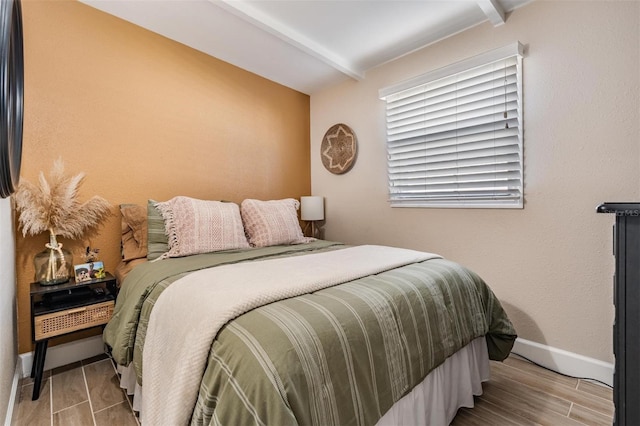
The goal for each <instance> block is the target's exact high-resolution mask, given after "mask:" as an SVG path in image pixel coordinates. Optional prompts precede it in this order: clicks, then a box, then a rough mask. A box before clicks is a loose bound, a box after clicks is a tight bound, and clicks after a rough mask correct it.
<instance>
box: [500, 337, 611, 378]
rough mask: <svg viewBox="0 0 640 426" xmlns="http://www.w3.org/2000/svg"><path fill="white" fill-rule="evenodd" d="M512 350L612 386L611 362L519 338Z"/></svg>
mask: <svg viewBox="0 0 640 426" xmlns="http://www.w3.org/2000/svg"><path fill="white" fill-rule="evenodd" d="M512 352H514V353H516V354H519V355H522V356H524V357H527V358H529V359H530V360H532V361H534V362H536V363H538V364H540V365H542V366H545V367H547V368H550V369H552V370H555V371H558V372H560V373H562V374H567V375H569V376H574V377H584V378H589V379H596V380H599V381H601V382H604V383H606V384H608V385H609V386H613V371H614V365H613V364H611V363H608V362H604V361H600V360H598V359H594V358H589V357H586V356H583V355H579V354H576V353H573V352H568V351H565V350H563V349H558V348H554V347H552V346H547V345H543V344H541V343H537V342H532V341H530V340H525V339H521V338H518V339H516V342H515V344H514V345H513V351H512Z"/></svg>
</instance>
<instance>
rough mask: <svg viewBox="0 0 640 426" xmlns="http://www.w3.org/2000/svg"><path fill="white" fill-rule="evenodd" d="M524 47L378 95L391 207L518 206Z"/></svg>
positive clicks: (488, 55) (520, 200)
mask: <svg viewBox="0 0 640 426" xmlns="http://www.w3.org/2000/svg"><path fill="white" fill-rule="evenodd" d="M522 53H523V46H522V45H521V44H520V43H515V44H514V45H512V46H507V47H505V48H501V49H496V50H494V51H491V52H488V53H485V54H483V55H480V56H477V57H474V58H471V59H469V60H466V61H462V62H459V63H456V64H453V65H451V66H449V67H445V68H442V69H439V70H436V71H434V72H431V73H428V74H425V75H422V76H419V77H416V78H414V79H411V80H409V81H406V82H403V83H400V84H397V85H394V86H392V87H388V88H385V89H382V90H380V97H381V99H383V100H385V101H386V117H387V153H388V174H389V197H390V203H391V206H393V207H513V208H521V207H522V206H523V170H522V165H523V161H522Z"/></svg>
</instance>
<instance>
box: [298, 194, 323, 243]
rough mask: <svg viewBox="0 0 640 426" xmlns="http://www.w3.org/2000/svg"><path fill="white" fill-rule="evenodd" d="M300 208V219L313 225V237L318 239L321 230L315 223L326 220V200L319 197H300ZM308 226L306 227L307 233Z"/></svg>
mask: <svg viewBox="0 0 640 426" xmlns="http://www.w3.org/2000/svg"><path fill="white" fill-rule="evenodd" d="M300 206H301V207H300V210H301V213H300V219H302V220H304V221H305V222H310V223H311V236H312V237H314V238H317V236H316V233H317V232H318V230H319V229H318V228H317V227H316V224H315V223H316V221H319V220H324V198H323V197H318V196H307V197H300ZM307 226H309V223H307ZM307 226H305V231H306V229H307Z"/></svg>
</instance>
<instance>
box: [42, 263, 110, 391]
mask: <svg viewBox="0 0 640 426" xmlns="http://www.w3.org/2000/svg"><path fill="white" fill-rule="evenodd" d="M117 291H118V289H117V285H116V279H115V277H113V275H111V274H109V273H108V272H107V274H106V276H105V277H104V278H100V279H93V280H90V281H84V282H78V283H77V282H75V280H74V279H73V278H72V279H71V280H69V281H68V282H66V283H63V284H58V285H50V286H43V285H41V284H39V283H31V291H30V298H31V330H32V337H33V341H34V342H35V343H36V350H35V353H34V357H33V364H32V366H31V377H33V379H34V385H33V396H32V399H33V400H36V399H38V397H39V396H40V387H41V383H42V372H43V371H42V370H43V368H44V361H45V358H46V356H47V346H48V343H49V339H51V338H53V337H56V336H62V335H63V334H68V333H73V332H76V331H79V330H85V329H87V328H91V327H98V326H104V324H106V323H107V322H109V319H111V315H112V314H113V308H114V306H115V298H116V295H117Z"/></svg>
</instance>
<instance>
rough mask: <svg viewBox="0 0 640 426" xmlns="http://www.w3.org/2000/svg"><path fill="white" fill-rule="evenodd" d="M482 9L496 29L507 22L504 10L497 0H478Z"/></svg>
mask: <svg viewBox="0 0 640 426" xmlns="http://www.w3.org/2000/svg"><path fill="white" fill-rule="evenodd" d="M476 1H477V3H478V6H480V9H482V11H483V12H484V14H485V15H487V18H489V21H490V22H491V23H492V24H493V26H494V27H497V26H500V25H502V24H504V23H505V22H507V19H506V18H505V14H504V9H503V8H502V6H500V4H499V3H498V1H497V0H476Z"/></svg>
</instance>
